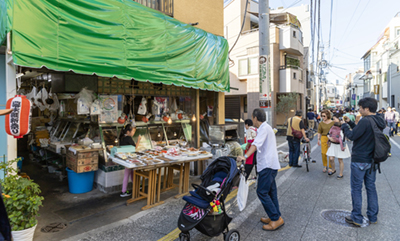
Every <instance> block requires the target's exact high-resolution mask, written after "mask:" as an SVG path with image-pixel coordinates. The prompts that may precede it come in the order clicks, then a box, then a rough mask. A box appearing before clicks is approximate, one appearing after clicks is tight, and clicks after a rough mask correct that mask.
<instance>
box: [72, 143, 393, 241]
mask: <svg viewBox="0 0 400 241" xmlns="http://www.w3.org/2000/svg"><path fill="white" fill-rule="evenodd" d="M316 139H317V138H314V140H313V141H312V149H313V152H312V158H313V159H315V160H317V163H311V164H310V171H309V172H307V171H306V169H305V166H304V163H303V167H302V168H288V167H286V168H283V169H282V170H280V171H279V173H278V176H277V179H276V180H277V185H278V196H279V204H280V210H281V213H282V217H283V219H284V220H285V225H284V226H283V227H282V228H280V229H279V230H277V231H274V232H267V231H263V230H262V225H263V224H262V223H261V222H260V218H261V217H265V216H266V214H265V211H264V209H263V207H262V205H261V203H260V201H259V200H258V198H257V195H256V191H255V184H252V185H251V186H250V188H249V197H248V201H247V206H246V208H245V210H243V211H242V212H239V210H238V208H237V205H236V198H235V197H233V196H232V195H231V196H229V197H228V198H227V200H228V199H229V201H228V202H227V208H228V210H229V211H228V214H229V215H230V216H231V217H233V218H234V219H233V220H232V222H231V224H230V225H229V228H230V229H233V228H234V229H237V230H238V231H239V232H240V235H241V240H249V241H250V240H399V237H400V235H399V233H398V222H399V219H400V218H399V217H400V208H399V207H400V202H399V201H400V185H398V183H400V176H399V175H398V173H399V172H400V165H399V163H400V158H399V157H400V145H399V144H400V137H399V136H395V137H394V138H391V140H392V157H390V158H389V159H388V160H387V161H386V162H384V163H383V164H382V165H381V170H382V173H381V174H379V173H377V181H376V187H377V191H378V198H379V208H380V211H379V215H378V224H371V225H369V226H367V227H363V228H356V227H349V226H343V225H339V224H336V223H333V222H330V221H327V220H325V219H324V218H323V217H322V216H321V212H323V211H326V210H347V211H351V208H352V205H351V196H350V158H349V159H345V160H344V162H345V170H344V178H343V179H342V180H338V179H336V176H337V175H338V172H339V170H338V169H337V173H336V174H334V175H332V176H328V175H327V174H326V173H323V172H322V169H323V166H322V161H321V153H320V147H318V146H317V144H316ZM283 142H284V139H283V138H282V137H280V138H278V145H277V146H278V150H282V151H287V150H288V147H287V145H285V144H281V143H283ZM349 148H351V145H350V146H349ZM336 167H337V168H338V162H337V160H336ZM363 195H364V199H363V214H364V216H366V196H365V189H364V193H363ZM184 204H185V202H184V201H183V200H181V199H174V198H170V199H168V200H166V201H165V204H163V205H160V206H158V207H155V208H153V209H150V210H146V211H142V212H139V213H137V214H135V215H133V216H131V217H129V218H127V219H123V220H120V221H118V222H115V223H111V224H108V225H105V226H103V227H100V228H97V229H94V230H91V231H87V232H85V233H83V234H80V235H77V236H73V237H70V238H68V239H65V240H74V241H75V240H83V241H93V240H177V239H178V235H179V230H178V229H177V220H178V217H179V214H180V212H181V210H182V208H183V206H184ZM339 221H343V220H339ZM191 240H223V236H222V235H220V236H219V237H214V238H210V237H207V236H205V235H203V234H201V233H199V232H198V231H196V230H192V231H191Z"/></svg>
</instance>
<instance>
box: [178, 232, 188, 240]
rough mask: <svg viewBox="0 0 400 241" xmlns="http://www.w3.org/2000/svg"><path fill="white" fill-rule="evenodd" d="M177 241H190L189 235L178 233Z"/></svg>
mask: <svg viewBox="0 0 400 241" xmlns="http://www.w3.org/2000/svg"><path fill="white" fill-rule="evenodd" d="M179 241H190V233H180V234H179Z"/></svg>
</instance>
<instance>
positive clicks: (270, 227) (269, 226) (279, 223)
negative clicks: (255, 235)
mask: <svg viewBox="0 0 400 241" xmlns="http://www.w3.org/2000/svg"><path fill="white" fill-rule="evenodd" d="M284 224H285V222H284V221H283V219H282V217H279V219H278V220H277V221H271V222H270V223H269V224H267V225H264V226H263V229H264V230H266V231H275V230H277V229H278V228H280V227H282V226H283V225H284Z"/></svg>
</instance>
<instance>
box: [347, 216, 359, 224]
mask: <svg viewBox="0 0 400 241" xmlns="http://www.w3.org/2000/svg"><path fill="white" fill-rule="evenodd" d="M344 220H345V221H346V223H349V224H353V225H354V226H357V227H361V224H359V223H356V222H354V221H353V219H351V216H346V217H345V218H344Z"/></svg>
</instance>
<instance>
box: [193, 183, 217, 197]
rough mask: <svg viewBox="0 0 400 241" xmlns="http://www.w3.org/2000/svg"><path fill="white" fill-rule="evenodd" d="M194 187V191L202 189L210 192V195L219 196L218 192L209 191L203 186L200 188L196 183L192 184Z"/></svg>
mask: <svg viewBox="0 0 400 241" xmlns="http://www.w3.org/2000/svg"><path fill="white" fill-rule="evenodd" d="M192 187H193V188H194V189H198V188H201V189H203V190H205V191H206V192H208V193H212V194H214V195H217V193H216V192H214V191H210V190H208V189H207V188H205V187H203V186H200V185H198V184H196V183H192Z"/></svg>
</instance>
